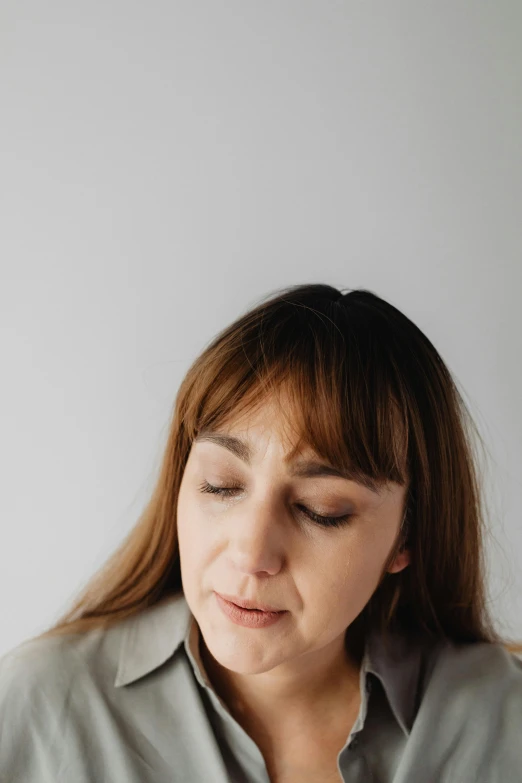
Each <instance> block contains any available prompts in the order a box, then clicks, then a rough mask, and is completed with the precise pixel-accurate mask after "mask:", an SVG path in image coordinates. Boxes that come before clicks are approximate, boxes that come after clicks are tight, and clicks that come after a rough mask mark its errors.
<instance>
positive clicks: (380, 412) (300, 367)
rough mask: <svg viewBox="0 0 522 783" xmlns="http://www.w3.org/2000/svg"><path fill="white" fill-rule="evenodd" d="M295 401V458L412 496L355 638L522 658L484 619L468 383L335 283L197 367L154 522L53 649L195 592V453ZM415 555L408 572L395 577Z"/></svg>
mask: <svg viewBox="0 0 522 783" xmlns="http://www.w3.org/2000/svg"><path fill="white" fill-rule="evenodd" d="M283 389H284V390H285V392H286V393H287V394H289V395H290V400H291V405H290V409H289V410H288V411H286V408H285V411H286V413H287V414H288V416H289V420H290V418H291V421H292V424H293V426H294V427H295V430H296V432H297V433H298V435H299V442H298V444H297V446H296V450H297V449H298V447H299V445H300V443H303V442H304V443H306V444H307V445H309V446H311V447H312V449H314V450H315V452H316V453H317V454H318V455H320V456H322V457H323V458H325V459H326V460H328V461H329V462H330V463H331V464H334V465H337V466H341V467H344V468H346V467H350V468H351V469H352V470H355V471H356V473H357V474H358V475H359V476H360V477H361V478H363V479H370V480H372V481H376V482H379V483H381V482H382V483H385V482H386V481H394V482H398V483H399V484H402V485H405V486H407V488H408V491H407V496H406V503H405V515H404V522H403V526H402V528H401V530H400V531H399V536H398V538H397V542H396V546H395V547H393V551H392V552H391V553H390V558H389V560H388V561H387V563H386V564H385V566H384V568H383V572H382V578H381V582H380V584H379V586H378V587H377V589H376V590H375V592H374V594H373V595H372V597H371V598H370V600H369V602H368V603H367V605H366V606H365V607H364V609H363V610H362V612H361V613H360V615H359V616H358V617H357V618H356V620H355V621H354V622H356V623H357V624H358V627H359V628H360V629H361V630H362V631H364V633H366V631H368V630H370V629H373V628H375V627H378V628H380V629H381V630H382V631H385V632H386V631H388V630H392V629H395V628H401V629H405V630H407V631H413V632H419V633H421V634H423V635H425V636H427V637H431V638H433V639H440V638H447V639H451V640H453V641H455V642H465V643H476V642H491V643H498V644H502V645H503V646H504V647H506V649H508V650H509V651H511V652H520V651H522V644H521V643H516V642H513V641H512V640H506V639H505V638H502V636H501V635H500V633H499V632H498V631H497V630H495V628H494V624H493V621H492V618H491V616H490V615H489V612H488V608H487V597H486V584H485V554H484V532H485V520H484V517H485V513H484V504H483V498H482V496H481V492H480V486H481V483H480V482H481V476H480V475H479V470H478V462H477V451H476V447H477V442H481V443H482V445H483V441H482V438H481V437H480V434H479V433H478V430H477V427H476V425H475V424H474V422H473V420H472V417H471V415H470V413H469V411H468V409H467V408H466V405H465V403H464V401H463V399H462V397H461V395H460V394H459V391H458V389H457V387H456V383H455V381H454V380H453V379H452V377H451V375H450V372H449V370H448V369H447V367H446V365H445V364H444V362H443V360H442V359H441V357H440V355H439V353H438V352H437V350H436V349H435V347H434V346H433V344H432V343H431V342H430V340H429V339H428V338H427V337H426V336H425V335H424V334H423V332H422V331H421V330H420V329H419V328H418V327H417V326H416V325H415V324H414V323H413V322H412V321H410V320H409V319H408V318H407V317H406V316H405V315H404V314H403V313H402V312H401V311H400V310H398V309H397V308H396V307H394V306H393V305H392V304H390V303H388V302H386V301H385V300H383V299H381V298H380V297H378V296H377V295H376V294H374V293H373V292H371V291H369V290H366V289H355V290H350V289H349V290H348V291H347V292H341V291H339V290H337V289H336V288H334V287H332V286H330V285H323V284H308V285H295V286H290V287H288V288H285V289H281V290H278V291H277V292H276V293H275V294H273V295H272V296H268V297H265V298H264V299H262V300H261V302H260V303H259V304H257V305H256V306H255V307H254V308H253V309H251V310H249V311H248V312H246V313H245V314H243V315H241V316H240V317H239V318H238V319H237V320H236V321H234V322H233V323H232V324H231V325H230V326H228V327H227V328H225V329H224V330H223V331H222V332H220V333H219V334H218V335H217V336H216V337H215V338H214V339H213V340H212V341H211V342H210V343H209V344H208V346H207V347H206V348H205V349H204V350H203V351H202V353H201V354H200V355H199V356H198V357H197V358H196V359H195V361H194V362H193V363H192V365H191V366H190V368H189V370H188V372H187V373H186V375H185V377H184V379H183V381H182V382H181V385H180V387H179V390H178V393H177V396H176V399H175V402H174V407H173V411H172V416H171V422H170V430H169V434H168V438H167V443H166V448H165V451H164V455H163V459H162V463H161V466H160V470H159V475H158V478H157V481H156V485H155V487H154V489H153V492H152V495H151V498H150V500H149V501H148V503H147V505H146V507H145V509H144V511H143V512H142V514H141V516H140V517H139V519H138V521H137V523H136V525H135V526H134V528H133V529H132V530H131V532H130V533H129V534H128V536H127V537H126V539H125V540H124V542H123V543H122V544H121V546H120V547H119V548H118V549H117V550H116V551H115V552H114V553H113V554H112V556H111V557H110V558H109V560H108V561H107V562H106V564H105V565H104V566H103V567H102V568H101V569H100V570H99V571H98V572H97V573H96V574H95V575H94V577H93V578H92V579H91V580H90V581H89V582H88V584H87V586H86V587H85V588H84V589H83V591H82V592H81V594H80V595H79V597H78V598H77V599H76V600H75V602H74V603H73V604H72V606H71V608H70V609H69V610H68V611H67V612H66V614H65V615H64V616H62V617H61V618H60V619H59V620H58V621H57V622H56V623H55V624H54V625H53V626H52V627H51V628H50V629H49V630H47V631H45V632H44V633H43V634H40V637H42V636H48V635H53V634H58V633H81V632H84V631H88V630H90V629H93V628H96V627H108V626H109V625H112V624H114V623H116V622H118V621H120V620H122V619H123V618H125V617H128V616H130V615H133V614H135V613H137V612H140V611H141V610H143V609H145V608H146V607H149V606H151V605H153V604H156V603H158V602H160V601H163V600H166V599H167V598H168V597H170V596H172V595H174V594H178V593H181V592H182V583H181V572H180V563H179V551H178V541H177V531H176V508H177V498H178V491H179V487H180V484H181V479H182V476H183V471H184V468H185V464H186V461H187V458H188V455H189V451H190V448H191V444H192V442H193V440H194V438H195V437H196V435H197V434H198V433H199V432H201V431H202V430H203V429H206V430H209V429H210V430H211V429H217V428H218V427H219V426H220V425H223V424H224V423H225V422H228V421H231V420H236V419H237V417H238V416H240V415H241V413H242V412H244V413H248V411H252V410H254V409H255V408H256V407H257V406H258V405H262V404H263V401H264V400H266V398H267V395H268V394H278V393H280V392H281V391H282V390H283ZM286 399H288V398H286ZM472 435H474V436H475V439H474V438H473V437H472ZM403 546H407V547H408V548H409V549H410V552H411V560H410V564H409V565H408V566H407V567H406V568H405V569H403V570H402V571H400V572H398V573H387V567H388V564H389V563H391V562H392V561H393V559H394V557H395V555H396V553H397V552H398V551H399V549H400V548H401V547H403Z"/></svg>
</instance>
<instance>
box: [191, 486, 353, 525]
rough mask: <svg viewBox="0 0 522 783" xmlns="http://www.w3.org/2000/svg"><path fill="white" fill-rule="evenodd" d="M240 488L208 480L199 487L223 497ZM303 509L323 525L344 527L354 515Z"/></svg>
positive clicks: (202, 490)
mask: <svg viewBox="0 0 522 783" xmlns="http://www.w3.org/2000/svg"><path fill="white" fill-rule="evenodd" d="M238 489H241V487H215V486H213V485H212V484H209V483H208V481H204V482H203V484H201V485H200V487H199V490H200V492H208V493H210V494H212V495H218V496H221V497H230V496H231V495H232V494H233V493H234V492H235V491H236V490H238ZM301 509H302V510H303V513H304V514H306V516H307V517H308V518H309V519H311V520H312V522H315V523H316V524H317V525H320V526H321V527H342V526H343V525H344V524H346V523H347V522H348V521H349V520H350V519H351V517H353V514H345V515H344V516H342V517H323V516H321V514H314V512H313V511H310V509H308V508H306V507H305V506H301Z"/></svg>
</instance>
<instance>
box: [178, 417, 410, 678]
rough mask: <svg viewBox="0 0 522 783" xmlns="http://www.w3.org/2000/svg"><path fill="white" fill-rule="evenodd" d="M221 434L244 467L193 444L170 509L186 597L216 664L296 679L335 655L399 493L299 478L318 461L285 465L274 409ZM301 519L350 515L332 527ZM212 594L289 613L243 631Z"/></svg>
mask: <svg viewBox="0 0 522 783" xmlns="http://www.w3.org/2000/svg"><path fill="white" fill-rule="evenodd" d="M245 421H246V423H245ZM219 433H220V434H226V435H228V436H232V437H234V438H238V439H241V441H242V442H243V443H244V444H246V445H247V446H248V448H249V449H250V451H251V457H250V464H248V463H247V461H246V460H244V459H242V458H240V456H238V455H236V454H234V453H232V451H230V450H229V449H228V448H225V447H224V446H223V445H219V444H217V443H216V442H212V441H210V440H204V439H201V440H196V441H195V442H194V443H193V445H192V449H191V451H190V454H189V458H188V461H187V465H186V468H185V472H184V475H183V479H182V483H181V487H180V492H179V497H178V507H177V524H178V536H179V548H180V562H181V575H182V583H183V590H184V594H185V598H186V600H187V603H188V605H189V607H190V610H191V612H192V614H193V615H194V617H195V618H196V621H197V623H198V625H199V627H200V630H201V633H202V635H203V638H204V640H205V644H206V646H207V648H208V650H209V651H210V652H211V654H212V656H213V657H214V658H215V659H216V661H218V662H219V664H221V665H222V666H223V667H225V668H227V669H230V670H232V671H234V672H237V673H243V674H256V673H261V672H266V671H269V670H273V669H276V667H279V672H280V673H281V674H283V673H284V672H285V671H287V670H288V671H294V672H295V670H296V669H297V668H299V667H301V666H303V667H306V665H307V663H310V662H312V661H316V662H317V661H318V660H319V659H320V657H321V656H322V655H324V656H326V657H328V655H330V656H331V655H332V651H333V650H334V649H341V647H342V645H343V639H344V633H345V631H346V629H347V627H348V626H349V625H350V624H351V623H352V621H353V620H354V619H355V618H356V617H357V615H358V614H359V613H360V612H361V610H362V609H363V608H364V606H365V605H366V603H367V602H368V601H369V599H370V598H371V596H372V594H373V592H374V590H375V589H376V587H377V586H378V583H379V580H380V577H381V573H382V569H383V567H384V564H385V562H386V559H387V558H388V556H389V555H390V551H391V549H392V546H393V545H394V544H395V541H396V537H397V535H398V532H399V528H400V524H401V521H402V518H403V513H404V501H405V492H406V489H405V488H404V487H401V486H399V485H397V484H389V485H387V486H386V487H385V488H383V489H381V490H380V492H379V494H377V493H374V492H373V491H372V490H370V489H368V488H366V487H363V486H361V485H359V484H356V483H354V482H353V481H349V480H346V479H344V478H339V477H335V476H325V475H322V476H312V477H306V476H299V475H297V474H294V473H293V470H292V469H295V468H296V467H297V463H300V462H303V461H305V460H310V459H314V460H315V461H318V460H317V457H316V455H314V454H312V453H310V452H302V453H301V454H300V455H299V457H297V458H296V460H295V462H294V463H290V464H287V463H286V462H285V454H286V452H287V451H289V450H290V446H291V445H292V444H291V443H289V441H288V440H287V439H285V437H284V435H283V428H282V422H281V420H280V419H279V418H278V415H277V412H276V409H275V408H273V407H271V406H270V405H269V404H266V406H265V407H264V408H263V409H262V411H260V412H258V413H257V415H255V416H250V417H249V418H248V419H247V420H244V421H243V422H242V423H241V427H239V426H238V427H234V426H230V427H228V428H227V429H226V430H220V431H219ZM243 450H244V447H243ZM321 462H322V460H321ZM205 483H208V484H210V485H212V486H215V487H218V488H235V489H234V490H233V493H232V494H230V495H229V496H228V497H227V496H222V495H219V494H214V493H210V492H204V491H202V489H203V487H204V485H205ZM202 485H203V486H202ZM307 511H309V512H312V513H315V514H317V515H322V516H328V517H340V516H344V515H349V518H348V520H347V521H346V522H344V523H341V525H340V526H339V527H328V526H322V525H321V524H319V523H318V522H317V521H314V520H313V519H311V518H310V517H309V516H307ZM408 560H409V555H408V552H407V551H406V552H403V553H401V554H400V555H398V557H397V558H396V560H395V562H394V563H393V564H392V565H391V566H390V567H389V569H388V570H389V571H394V572H395V571H400V570H402V569H403V568H404V567H405V566H406V565H407V563H408ZM215 592H218V593H225V594H228V595H232V596H237V597H240V598H244V599H252V600H254V601H256V600H257V601H259V603H263V604H266V605H270V606H274V607H276V608H277V609H281V610H283V609H285V610H287V611H286V614H284V615H283V616H282V617H281V619H280V620H279V621H278V622H276V623H275V624H274V625H271V626H268V627H265V628H247V627H244V626H240V625H237V624H235V623H233V622H232V621H231V620H230V619H229V618H228V617H227V616H225V615H224V614H223V612H222V611H221V609H220V608H219V605H218V602H217V600H216V596H215Z"/></svg>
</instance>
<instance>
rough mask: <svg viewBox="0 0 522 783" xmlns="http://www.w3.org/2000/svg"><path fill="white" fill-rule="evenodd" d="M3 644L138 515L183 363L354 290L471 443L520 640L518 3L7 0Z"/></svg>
mask: <svg viewBox="0 0 522 783" xmlns="http://www.w3.org/2000/svg"><path fill="white" fill-rule="evenodd" d="M0 17H1V19H0V30H1V31H0V79H1V83H0V99H1V100H0V112H1V122H0V195H1V213H0V214H1V216H2V227H1V230H0V265H1V280H0V283H1V285H0V327H1V346H0V349H1V356H2V374H1V384H0V430H1V437H0V460H1V465H0V467H1V474H2V489H1V493H0V525H1V527H0V608H1V616H2V631H1V638H0V653H2V652H5V651H6V650H8V649H10V648H11V647H13V646H14V645H15V644H17V643H18V642H19V641H22V640H23V639H24V638H26V637H27V636H29V635H32V634H34V633H37V632H38V631H39V630H43V628H44V627H46V626H47V625H48V624H49V623H50V622H51V621H52V620H54V619H55V618H56V617H57V616H58V614H60V613H61V612H62V610H64V609H65V608H66V606H67V605H68V604H69V601H70V600H71V599H72V597H73V596H74V595H75V594H76V593H77V591H78V590H79V589H80V588H81V587H82V586H83V584H84V583H85V582H86V581H87V579H88V578H89V576H90V575H91V574H92V573H94V571H95V569H96V568H97V567H98V566H99V565H101V563H102V562H103V561H104V560H105V559H106V557H107V556H108V555H109V554H110V553H111V552H112V550H113V548H114V547H115V546H116V545H117V544H118V543H119V542H120V541H121V540H122V539H123V537H124V535H125V534H126V532H127V531H128V530H129V529H130V527H131V526H132V525H133V524H134V522H135V521H136V519H137V518H138V516H139V513H140V512H141V510H142V508H143V505H144V503H145V502H146V500H147V498H148V495H149V493H150V491H151V489H152V486H153V481H154V478H155V475H156V471H157V468H158V466H159V460H160V456H161V452H162V449H163V445H164V441H165V437H166V426H167V419H168V417H169V415H170V411H171V405H172V402H173V399H174V396H175V393H176V391H177V387H178V385H179V383H180V381H181V379H182V377H183V374H184V372H185V370H186V369H187V368H188V366H189V364H190V363H191V361H192V360H193V358H194V357H195V355H196V354H197V353H198V352H199V351H200V350H201V349H202V348H203V347H204V346H205V345H206V344H207V342H208V341H209V340H210V339H211V338H212V337H213V336H214V334H215V333H216V332H217V331H218V330H220V329H221V328H223V327H224V326H225V325H226V324H227V323H229V322H230V321H231V320H232V319H233V318H235V317H236V316H237V315H239V314H240V313H241V312H244V311H245V310H246V309H247V308H249V307H250V306H253V305H254V304H256V303H257V301H258V300H259V299H260V298H261V297H262V296H265V295H266V294H268V293H270V292H271V291H275V290H276V289H278V288H280V287H282V286H285V285H290V284H296V283H304V282H324V283H330V284H333V285H336V286H338V287H349V288H357V287H365V288H369V289H370V290H373V291H374V292H375V293H377V294H378V295H380V296H383V297H384V298H386V299H388V301H390V302H392V303H393V304H395V305H396V306H397V307H399V308H400V309H402V310H403V311H404V312H405V313H406V314H407V315H408V316H409V317H410V318H412V320H414V321H415V322H416V323H417V324H418V325H419V327H420V328H421V329H423V330H424V331H425V333H426V334H427V335H428V337H429V338H430V339H431V340H432V341H433V342H434V344H435V346H436V347H437V348H438V350H439V351H440V352H441V354H442V356H443V358H444V359H445V361H446V362H447V364H448V366H449V368H450V370H451V371H452V372H453V374H454V376H455V378H456V380H457V383H458V384H459V387H460V389H461V391H462V392H463V393H464V395H465V399H466V401H467V402H468V404H469V406H470V408H471V411H472V414H473V415H474V417H475V420H476V421H477V423H478V425H479V428H480V430H481V433H482V435H483V437H484V439H485V441H486V444H487V446H488V449H489V458H488V463H487V465H486V466H485V473H484V482H483V485H484V492H485V495H486V498H487V504H488V523H489V526H490V530H491V532H490V535H489V537H488V539H487V548H488V558H489V564H490V573H489V577H488V578H489V584H490V587H491V600H492V602H493V608H494V612H495V614H496V616H497V617H498V620H499V625H500V627H501V628H502V629H503V630H504V631H505V632H506V633H508V634H510V635H513V636H516V637H518V638H522V619H521V608H522V600H521V588H522V574H521V568H520V564H521V554H522V552H521V550H522V530H521V524H520V520H521V507H522V493H521V489H520V487H521V480H520V474H521V470H522V460H521V454H520V451H521V450H520V445H521V436H522V414H521V411H520V399H521V396H522V395H521V387H522V377H521V369H520V360H521V334H522V316H521V309H520V290H521V283H522V271H521V261H520V258H521V250H522V237H521V228H520V226H521V225H522V206H521V205H522V154H521V141H520V140H521V139H522V54H521V45H520V42H521V40H522V5H521V4H520V3H519V2H517V1H516V0H513V2H509V0H496V2H495V3H491V2H485V0H474V1H471V0H470V1H469V2H462V0H447V1H445V2H441V0H437V1H435V0H434V1H433V2H422V0H411V1H410V2H388V1H386V2H384V1H383V2H367V1H366V0H365V1H364V2H362V1H361V2H348V1H346V2H332V0H316V1H314V2H310V0H308V1H307V0H299V1H297V0H294V1H293V2H288V1H286V2H285V0H278V2H274V0H263V1H261V0H260V1H259V2H252V1H251V0H241V1H239V0H227V1H226V2H224V0H215V1H214V2H211V1H210V0H206V1H205V2H197V0H191V1H190V2H189V1H187V2H176V0H169V2H157V1H155V0H152V1H151V2H147V3H145V2H141V3H138V2H135V1H131V0H125V2H123V0H112V1H111V0H104V1H103V2H101V0H89V2H85V1H84V2H70V0H67V2H65V0H62V2H58V1H57V0H46V2H45V3H41V2H35V0H26V1H23V0H22V1H21V0H17V2H13V1H12V0H7V1H6V0H3V2H2V4H1V9H0Z"/></svg>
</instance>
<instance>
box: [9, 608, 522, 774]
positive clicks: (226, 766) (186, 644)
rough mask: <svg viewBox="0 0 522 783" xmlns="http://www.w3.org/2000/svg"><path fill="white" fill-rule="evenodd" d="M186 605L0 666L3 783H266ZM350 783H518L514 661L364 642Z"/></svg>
mask: <svg viewBox="0 0 522 783" xmlns="http://www.w3.org/2000/svg"><path fill="white" fill-rule="evenodd" d="M198 641H199V627H198V625H197V623H196V621H195V619H194V618H193V616H192V614H191V612H190V609H189V607H188V605H187V603H186V601H185V598H184V596H183V595H181V594H180V595H178V596H174V597H170V598H168V599H167V600H164V601H162V602H161V603H159V604H156V605H155V606H153V607H151V608H149V609H147V610H145V611H142V612H140V613H139V614H138V615H135V616H134V617H131V618H127V619H126V620H124V621H123V622H121V623H119V624H118V625H116V626H113V627H112V628H110V629H106V630H103V629H96V630H92V631H88V632H87V633H84V634H74V635H73V634H68V635H67V636H61V637H60V636H57V637H54V638H53V637H49V638H47V639H40V640H31V641H28V642H24V643H23V644H21V645H19V646H18V647H16V648H14V649H13V650H11V651H10V652H9V653H7V654H6V655H4V656H3V657H2V658H0V782H1V783H231V782H232V783H268V782H269V777H268V774H267V771H266V766H265V762H264V759H263V756H262V754H261V752H260V750H259V748H258V747H257V745H256V744H255V742H254V741H253V740H252V739H251V737H250V736H249V735H248V734H247V733H246V732H245V731H244V729H243V728H242V727H241V726H240V725H239V724H238V723H237V721H236V720H235V719H234V718H233V717H232V715H231V713H230V712H229V710H228V709H227V707H226V705H225V704H224V703H223V702H222V701H221V699H220V698H219V697H218V695H217V693H216V692H215V690H214V689H213V687H212V685H211V684H210V681H209V680H208V678H207V675H206V673H205V669H204V667H203V664H202V661H201V658H200V655H199V645H198ZM360 677H361V679H360V683H361V696H362V698H361V706H360V710H359V714H358V716H357V719H356V721H355V723H354V725H353V727H352V729H351V731H350V733H349V735H348V736H347V738H346V742H345V744H344V746H343V748H342V749H341V750H340V752H339V754H338V757H337V764H338V769H339V780H340V781H344V782H345V783H518V782H519V781H522V660H520V659H519V658H518V657H516V656H515V655H513V654H511V653H508V652H507V651H506V650H504V648H502V647H501V646H499V645H491V644H486V643H480V644H474V645H455V644H453V643H443V644H442V643H441V644H437V645H434V646H431V647H429V648H426V647H425V646H422V645H420V644H417V645H415V644H412V643H411V640H409V639H407V638H405V637H402V636H398V635H396V636H395V637H394V639H393V645H392V646H391V647H390V648H389V649H387V650H385V649H384V647H383V645H381V644H379V639H378V637H376V636H375V635H372V636H371V637H370V638H369V639H368V640H367V644H366V648H365V652H364V657H363V662H362V666H361V673H360ZM318 783H319V781H318Z"/></svg>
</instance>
